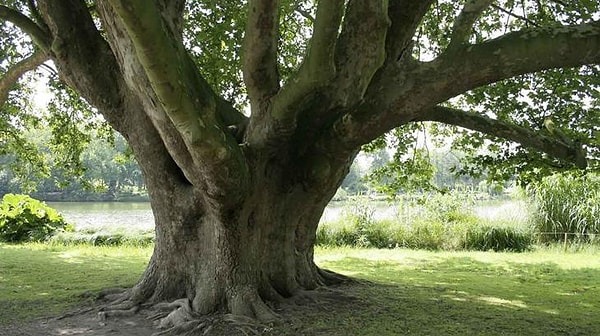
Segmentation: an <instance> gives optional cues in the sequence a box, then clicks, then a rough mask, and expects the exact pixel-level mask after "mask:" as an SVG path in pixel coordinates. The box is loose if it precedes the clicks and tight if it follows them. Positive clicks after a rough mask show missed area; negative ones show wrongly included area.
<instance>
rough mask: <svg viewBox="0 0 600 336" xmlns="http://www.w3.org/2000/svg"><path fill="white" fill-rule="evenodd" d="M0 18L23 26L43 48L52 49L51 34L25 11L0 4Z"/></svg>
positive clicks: (20, 26)
mask: <svg viewBox="0 0 600 336" xmlns="http://www.w3.org/2000/svg"><path fill="white" fill-rule="evenodd" d="M0 20H4V21H9V22H11V23H13V24H14V25H15V26H17V27H19V28H21V29H22V30H23V31H24V32H25V33H26V34H27V35H29V36H30V37H31V39H32V40H33V42H34V43H35V44H36V45H38V46H39V47H40V48H42V49H43V50H45V51H48V50H49V49H50V40H51V37H50V35H49V34H48V33H47V32H46V31H44V29H42V28H41V27H40V26H38V25H37V24H36V23H35V22H33V21H32V20H31V19H30V18H28V17H27V16H25V15H24V14H23V13H21V12H19V11H17V10H14V9H12V8H9V7H7V6H3V5H0Z"/></svg>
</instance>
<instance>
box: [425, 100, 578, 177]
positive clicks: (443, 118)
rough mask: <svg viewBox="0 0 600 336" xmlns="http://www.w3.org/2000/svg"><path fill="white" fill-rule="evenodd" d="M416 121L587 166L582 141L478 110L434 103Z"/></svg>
mask: <svg viewBox="0 0 600 336" xmlns="http://www.w3.org/2000/svg"><path fill="white" fill-rule="evenodd" d="M415 121H437V122H441V123H445V124H449V125H455V126H460V127H463V128H467V129H470V130H474V131H478V132H481V133H484V134H488V135H492V136H496V137H499V138H504V139H506V140H510V141H514V142H517V143H520V144H521V145H523V146H524V147H528V148H533V149H537V150H540V151H542V152H545V153H547V154H549V155H551V156H553V157H555V158H557V159H561V160H565V161H569V162H572V163H574V164H575V165H576V166H577V167H579V168H585V167H586V166H587V161H586V157H585V156H586V154H585V151H584V149H583V148H582V147H581V144H576V143H575V142H572V143H566V142H565V141H563V140H562V139H559V138H553V137H549V136H546V135H543V134H540V132H539V131H534V130H531V129H528V128H525V127H522V126H519V125H515V124H511V123H508V122H504V121H501V120H497V119H492V118H489V117H486V116H484V115H482V114H479V113H474V112H468V111H463V110H459V109H455V108H449V107H443V106H435V107H433V108H431V109H428V110H426V111H425V112H424V113H422V114H420V115H419V117H418V118H417V119H415Z"/></svg>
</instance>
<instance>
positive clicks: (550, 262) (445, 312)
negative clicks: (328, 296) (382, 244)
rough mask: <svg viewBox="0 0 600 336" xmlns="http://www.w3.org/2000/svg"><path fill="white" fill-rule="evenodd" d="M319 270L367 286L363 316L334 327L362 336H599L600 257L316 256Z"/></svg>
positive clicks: (343, 318)
mask: <svg viewBox="0 0 600 336" xmlns="http://www.w3.org/2000/svg"><path fill="white" fill-rule="evenodd" d="M317 255H319V265H321V266H324V267H326V268H330V269H334V270H336V271H339V272H341V273H344V274H347V275H351V276H353V277H357V278H362V279H367V280H370V281H372V284H371V285H370V286H367V287H363V288H360V287H359V289H358V295H359V296H360V297H361V298H363V299H364V300H365V301H366V302H367V307H368V309H356V310H354V311H352V312H348V314H344V312H338V313H337V314H336V316H335V323H336V324H338V325H343V326H344V328H345V329H346V330H345V332H340V334H344V333H346V334H349V335H352V334H353V333H352V330H360V334H361V335H406V334H410V335H600V325H598V323H597V321H598V318H600V301H599V300H598V297H599V296H600V286H599V285H598V281H597V279H598V277H599V276H600V258H598V257H599V255H598V254H597V253H573V254H564V253H562V251H561V252H559V251H556V250H550V249H549V250H544V251H538V252H529V253H519V254H517V253H492V252H426V251H411V250H356V249H333V250H320V251H318V253H317ZM330 322H331V323H333V322H334V321H329V322H326V323H325V324H324V325H323V327H324V328H325V325H326V324H327V323H330Z"/></svg>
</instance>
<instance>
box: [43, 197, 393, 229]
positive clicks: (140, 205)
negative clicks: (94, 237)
mask: <svg viewBox="0 0 600 336" xmlns="http://www.w3.org/2000/svg"><path fill="white" fill-rule="evenodd" d="M46 203H47V204H48V205H50V206H51V207H53V208H54V209H56V210H58V211H59V212H60V213H61V214H62V215H63V216H64V217H65V219H66V220H67V222H69V223H73V224H75V227H76V229H77V230H85V229H87V228H95V229H99V228H103V227H110V228H115V227H123V228H129V229H135V230H150V229H153V228H154V216H153V215H152V210H151V209H150V203H147V202H46ZM348 209H350V208H349V206H329V207H327V208H326V209H325V212H324V213H323V217H322V218H321V221H325V222H327V221H333V220H336V219H337V218H339V217H340V216H341V214H342V213H343V212H344V211H345V210H346V211H347V210H348ZM394 213H395V209H394V208H393V207H377V208H376V209H375V210H374V212H373V216H374V217H375V218H377V219H381V218H386V217H387V218H389V217H393V216H394Z"/></svg>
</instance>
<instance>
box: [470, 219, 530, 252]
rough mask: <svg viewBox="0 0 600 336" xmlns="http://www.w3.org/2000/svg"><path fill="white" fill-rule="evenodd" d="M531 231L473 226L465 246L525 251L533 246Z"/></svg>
mask: <svg viewBox="0 0 600 336" xmlns="http://www.w3.org/2000/svg"><path fill="white" fill-rule="evenodd" d="M532 240H533V239H532V235H531V233H528V232H525V231H520V230H517V229H515V228H510V227H494V226H488V225H482V226H472V227H471V228H469V230H468V231H467V234H466V237H465V242H464V248H465V249H467V250H478V251H489V250H493V251H496V252H500V251H513V252H523V251H527V250H529V249H530V248H531V243H532Z"/></svg>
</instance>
